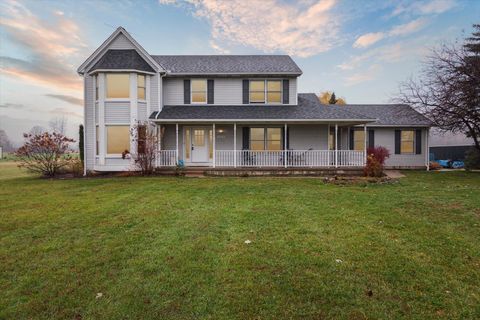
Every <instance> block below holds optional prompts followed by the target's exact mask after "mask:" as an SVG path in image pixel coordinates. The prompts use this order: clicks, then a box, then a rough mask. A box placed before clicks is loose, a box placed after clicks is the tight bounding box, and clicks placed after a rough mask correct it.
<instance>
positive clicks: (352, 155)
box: [157, 150, 365, 168]
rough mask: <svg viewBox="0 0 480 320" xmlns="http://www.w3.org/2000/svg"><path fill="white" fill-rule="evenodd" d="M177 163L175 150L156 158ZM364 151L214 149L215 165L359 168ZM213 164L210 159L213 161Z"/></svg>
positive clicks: (159, 162) (164, 163)
mask: <svg viewBox="0 0 480 320" xmlns="http://www.w3.org/2000/svg"><path fill="white" fill-rule="evenodd" d="M176 163H177V154H176V150H161V151H159V153H158V157H157V167H173V166H175V165H176ZM364 164H365V153H364V152H363V151H353V150H338V151H337V152H335V151H334V150H287V151H284V150H280V151H252V150H236V151H234V150H217V151H215V166H216V167H257V168H262V167H263V168H273V167H285V166H286V167H297V168H301V167H304V168H315V167H336V166H337V167H362V166H363V165H364ZM212 166H213V162H212Z"/></svg>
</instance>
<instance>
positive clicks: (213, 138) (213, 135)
mask: <svg viewBox="0 0 480 320" xmlns="http://www.w3.org/2000/svg"><path fill="white" fill-rule="evenodd" d="M212 127H213V132H212V142H213V154H212V158H213V167H214V168H215V153H216V148H215V147H216V146H215V123H214V124H213V125H212Z"/></svg>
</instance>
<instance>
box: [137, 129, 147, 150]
mask: <svg viewBox="0 0 480 320" xmlns="http://www.w3.org/2000/svg"><path fill="white" fill-rule="evenodd" d="M137 134H138V137H137V138H138V139H137V150H138V153H141V154H144V153H145V147H146V144H147V126H145V125H141V126H138V128H137Z"/></svg>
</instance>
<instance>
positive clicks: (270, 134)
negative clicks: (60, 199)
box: [250, 128, 282, 151]
mask: <svg viewBox="0 0 480 320" xmlns="http://www.w3.org/2000/svg"><path fill="white" fill-rule="evenodd" d="M250 150H254V151H255V150H256V151H258V150H269V151H273V150H282V129H281V128H250Z"/></svg>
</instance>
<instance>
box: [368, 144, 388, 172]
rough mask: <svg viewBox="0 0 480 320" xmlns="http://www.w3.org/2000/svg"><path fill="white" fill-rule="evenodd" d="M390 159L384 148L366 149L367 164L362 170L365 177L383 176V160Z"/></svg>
mask: <svg viewBox="0 0 480 320" xmlns="http://www.w3.org/2000/svg"><path fill="white" fill-rule="evenodd" d="M388 157H390V152H389V151H388V149H387V148H385V147H375V148H368V149H367V164H366V166H365V169H364V173H365V176H367V177H381V176H383V168H384V167H383V166H384V165H385V160H386V159H387V158H388Z"/></svg>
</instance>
